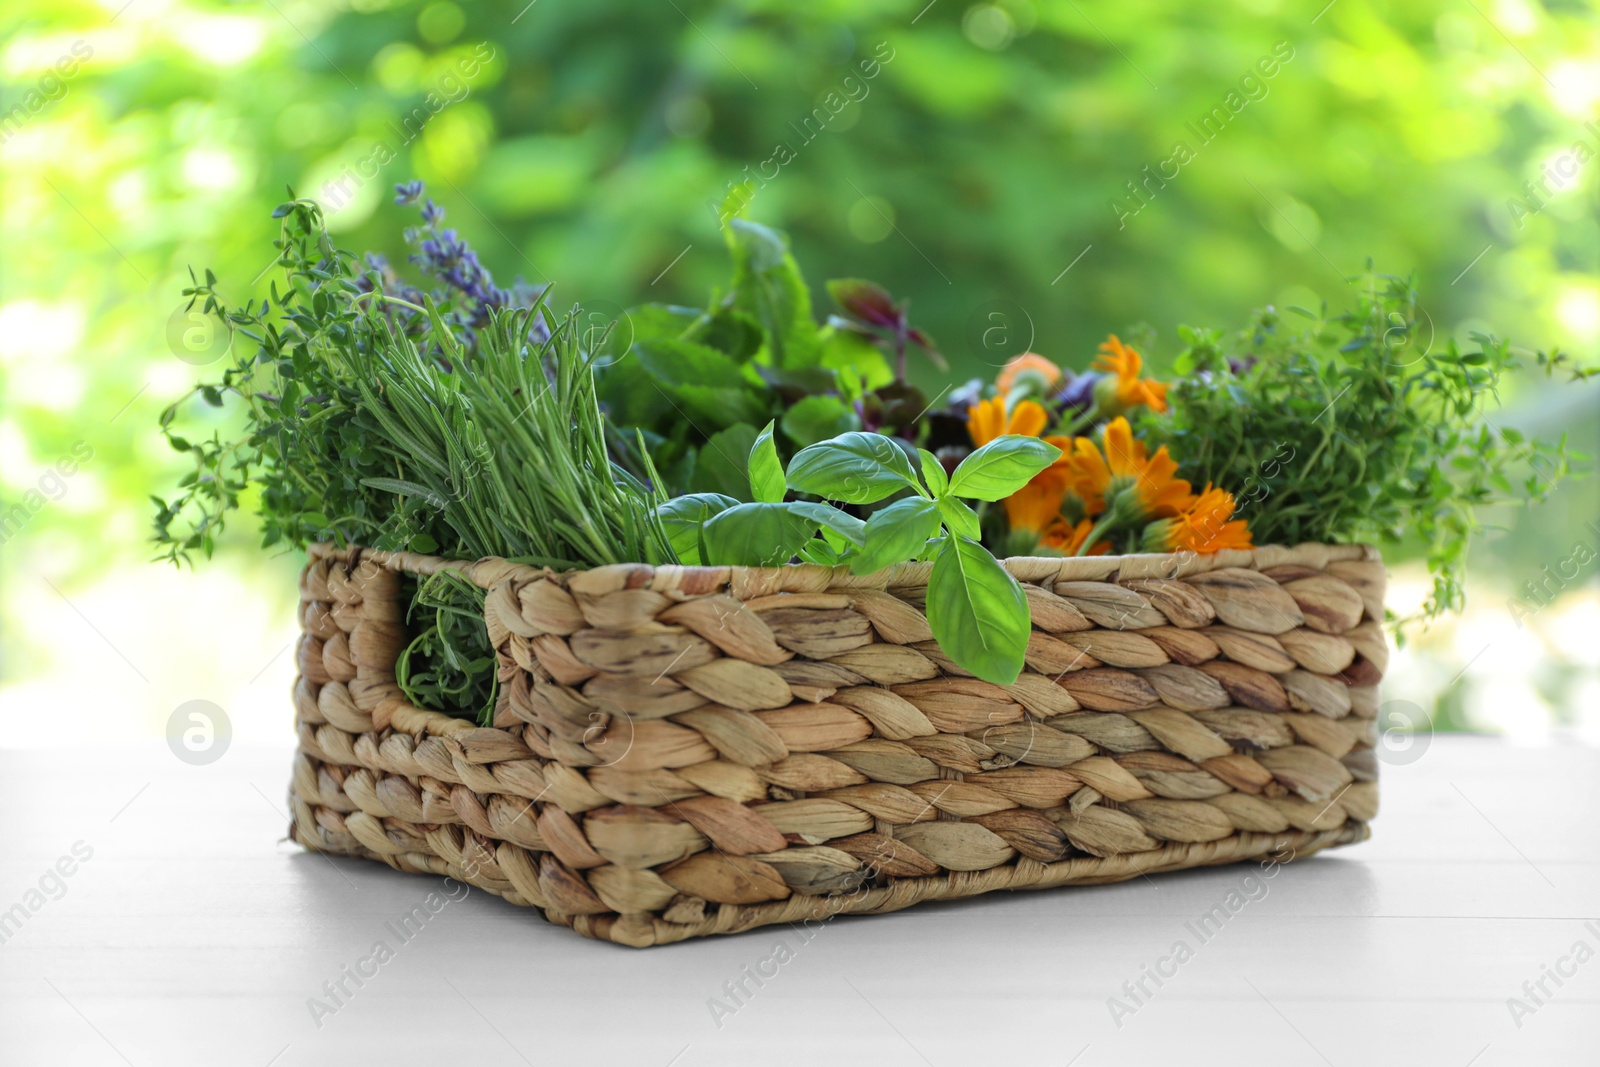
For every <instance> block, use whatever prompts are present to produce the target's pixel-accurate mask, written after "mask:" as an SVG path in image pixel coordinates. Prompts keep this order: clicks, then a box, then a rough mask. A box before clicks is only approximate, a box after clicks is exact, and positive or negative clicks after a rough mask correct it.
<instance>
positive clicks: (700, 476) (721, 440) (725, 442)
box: [689, 422, 757, 500]
mask: <svg viewBox="0 0 1600 1067" xmlns="http://www.w3.org/2000/svg"><path fill="white" fill-rule="evenodd" d="M756 437H757V433H756V428H755V427H754V426H751V425H750V424H749V423H747V422H741V423H736V424H735V425H733V426H729V427H728V428H727V429H726V430H722V431H720V432H718V433H715V434H712V435H711V439H710V440H709V441H707V442H706V443H705V444H704V445H701V446H700V452H699V454H698V455H696V456H695V461H694V474H693V475H692V476H691V477H690V479H689V486H690V488H692V489H694V491H695V492H697V493H722V494H724V495H726V496H731V497H734V498H735V499H737V500H743V499H744V498H745V497H746V496H748V495H749V494H750V474H749V470H750V468H749V456H750V451H751V449H753V448H755V446H756Z"/></svg>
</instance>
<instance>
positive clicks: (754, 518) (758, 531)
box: [705, 504, 817, 567]
mask: <svg viewBox="0 0 1600 1067" xmlns="http://www.w3.org/2000/svg"><path fill="white" fill-rule="evenodd" d="M816 534H817V523H816V521H815V520H813V519H810V518H808V517H806V516H805V515H803V514H797V513H796V512H795V511H794V510H792V508H791V506H790V505H788V504H739V505H737V506H735V507H731V508H729V509H728V510H726V511H723V512H720V513H718V514H717V515H715V516H713V517H712V519H711V521H709V522H707V523H706V525H705V544H706V556H707V562H709V563H712V564H714V565H716V566H735V567H776V566H779V565H781V564H784V563H787V562H789V560H790V558H791V557H793V556H795V555H797V554H798V553H799V551H800V549H801V548H802V547H803V546H804V545H805V544H806V542H808V541H810V540H811V539H812V538H814V537H815V536H816Z"/></svg>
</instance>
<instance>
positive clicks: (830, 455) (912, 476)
mask: <svg viewBox="0 0 1600 1067" xmlns="http://www.w3.org/2000/svg"><path fill="white" fill-rule="evenodd" d="M907 486H910V487H911V488H913V489H918V490H920V489H921V485H920V483H918V481H917V476H916V473H915V472H914V471H912V469H911V461H910V459H908V458H907V457H906V454H905V453H904V452H902V451H901V450H900V448H899V446H897V445H896V444H895V443H894V442H893V441H892V440H890V439H889V438H888V437H885V436H884V435H883V434H878V433H863V432H860V431H857V432H854V433H846V434H840V435H839V436H838V437H835V438H834V439H833V440H831V441H823V442H821V443H819V444H815V445H812V446H811V447H810V448H803V449H801V450H800V452H799V454H797V455H796V456H795V457H794V459H792V460H790V461H789V488H790V489H793V490H795V491H796V492H801V493H813V494H815V495H816V496H820V497H824V498H826V499H828V500H842V501H844V502H845V503H847V504H873V503H876V502H877V501H879V500H882V499H883V498H884V497H886V496H890V495H892V494H894V493H896V492H899V491H900V490H901V489H904V488H906V487H907Z"/></svg>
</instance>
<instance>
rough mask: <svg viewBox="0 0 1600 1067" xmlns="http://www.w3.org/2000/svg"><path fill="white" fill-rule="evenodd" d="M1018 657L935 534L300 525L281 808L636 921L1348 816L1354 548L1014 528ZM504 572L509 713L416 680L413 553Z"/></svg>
mask: <svg viewBox="0 0 1600 1067" xmlns="http://www.w3.org/2000/svg"><path fill="white" fill-rule="evenodd" d="M1006 566H1007V567H1008V568H1009V569H1010V571H1011V572H1012V574H1014V575H1015V576H1016V577H1017V578H1018V579H1019V580H1020V581H1021V582H1023V583H1024V588H1025V590H1026V591H1027V594H1028V599H1029V601H1030V603H1031V605H1032V611H1033V624H1034V633H1033V636H1032V640H1031V641H1030V643H1029V650H1028V657H1027V664H1028V667H1027V670H1026V671H1025V672H1024V673H1023V675H1022V676H1021V677H1020V678H1019V679H1018V680H1017V682H1016V684H1015V685H1012V686H1009V687H1000V686H996V685H991V684H989V683H987V682H982V681H979V680H977V679H974V678H972V677H970V676H966V675H964V673H963V672H962V671H961V670H960V669H959V668H958V667H956V666H955V665H954V664H953V663H951V662H950V661H949V660H948V659H947V658H946V657H945V656H944V655H943V654H942V653H941V652H940V650H939V648H938V646H937V645H936V644H935V643H934V641H933V639H932V634H931V632H930V631H929V628H928V624H927V621H926V619H925V618H924V615H923V607H922V599H923V596H924V593H925V590H926V582H927V576H928V571H929V565H927V564H905V565H902V566H899V567H896V568H892V569H890V570H887V571H883V572H880V573H878V574H874V575H871V576H868V577H865V578H857V577H852V576H851V575H850V574H849V573H848V572H847V571H845V570H844V569H843V568H840V569H837V570H835V569H830V568H826V567H817V566H809V565H807V566H799V565H797V566H789V567H782V568H764V569H756V568H740V567H734V568H728V567H676V566H670V567H654V568H652V567H648V566H643V565H625V566H613V567H602V568H599V569H596V570H591V571H585V572H579V573H571V574H555V573H552V572H549V571H544V570H538V569H534V568H531V567H525V566H520V565H516V564H511V563H507V562H505V561H504V560H494V559H490V560H483V561H480V562H477V563H460V562H451V561H446V560H442V559H437V558H434V557H429V556H421V555H414V554H408V553H383V552H375V551H367V550H361V549H350V550H339V549H333V548H330V547H327V546H317V547H315V548H313V550H312V552H311V560H310V563H309V564H308V566H307V567H306V569H305V572H304V575H303V577H302V581H301V587H300V589H301V620H302V624H303V626H304V629H305V634H304V636H303V638H302V640H301V643H300V646H299V656H298V663H299V669H300V675H301V677H300V679H299V680H298V681H297V683H296V685H295V692H294V696H295V707H296V712H297V718H298V727H299V742H300V751H299V754H298V756H297V758H296V762H295V768H294V783H293V788H292V801H293V810H294V826H293V828H292V833H293V836H294V837H295V839H296V840H298V841H299V842H300V843H301V844H302V845H304V846H305V847H307V848H311V849H319V850H322V851H325V852H333V853H344V854H349V855H357V856H365V857H368V858H370V859H376V860H381V861H383V862H385V863H387V864H389V865H390V866H392V867H395V868H398V869H400V870H404V871H417V872H431V873H434V874H448V875H451V876H453V877H455V878H458V879H461V880H463V881H466V882H470V883H471V884H473V885H475V886H478V887H479V888H482V889H485V890H488V891H489V892H491V893H497V894H499V895H501V896H503V897H505V898H506V899H507V900H509V901H511V902H512V903H514V904H523V905H531V906H533V907H536V908H539V909H540V910H541V911H542V912H543V913H544V915H545V917H546V918H547V919H549V920H550V921H552V922H557V923H561V924H563V925H566V926H570V927H572V928H573V929H574V930H576V931H578V932H579V933H581V934H584V935H586V936H589V937H596V938H605V939H609V940H612V941H616V942H620V943H622V944H626V945H634V946H646V945H656V944H662V943H665V942H670V941H679V940H682V939H684V938H689V937H696V936H699V935H702V934H722V933H734V932H738V931H742V930H748V929H751V928H753V927H757V926H762V925H765V924H768V923H780V922H794V921H796V920H804V919H817V918H823V917H826V916H829V915H833V914H838V913H852V912H882V911H894V910H896V909H899V908H904V907H907V906H909V905H911V904H915V903H917V902H918V901H923V900H949V899H952V898H957V897H967V896H972V895H975V894H978V893H984V892H988V891H989V890H993V889H1035V888H1044V887H1048V886H1060V885H1083V884H1096V883H1102V882H1114V881H1119V880H1122V879H1126V878H1132V877H1135V876H1137V875H1141V874H1145V873H1150V872H1154V871H1169V870H1179V869H1182V868H1186V867H1197V866H1203V865H1209V864H1218V863H1228V862H1233V861H1237V860H1244V859H1250V858H1254V857H1260V856H1265V855H1268V854H1271V855H1272V856H1274V857H1275V858H1276V859H1280V860H1281V859H1283V858H1285V856H1286V855H1292V856H1305V855H1307V854H1309V853H1311V852H1314V851H1316V850H1318V849H1322V848H1326V847H1328V846H1331V845H1341V844H1347V843H1350V842H1353V841H1360V840H1362V839H1364V838H1365V837H1366V836H1367V834H1368V830H1367V820H1369V819H1371V818H1372V817H1373V815H1374V814H1375V813H1376V811H1377V784H1376V781H1375V779H1376V771H1377V764H1376V761H1375V757H1374V747H1373V746H1374V743H1375V740H1376V732H1375V724H1374V716H1375V714H1376V710H1377V708H1376V705H1377V698H1376V693H1377V683H1378V680H1379V677H1380V675H1381V674H1382V671H1383V667H1384V664H1385V662H1386V660H1387V650H1386V647H1385V645H1384V637H1383V633H1382V630H1381V629H1380V626H1379V621H1380V620H1381V618H1382V612H1383V588H1384V571H1383V564H1382V563H1381V561H1380V560H1379V558H1378V555H1377V553H1376V551H1374V550H1373V549H1371V548H1368V547H1365V546H1331V547H1330V546H1324V545H1300V546H1298V547H1295V548H1283V547H1266V548H1259V549H1255V550H1254V551H1226V552H1222V553H1219V554H1217V555H1215V556H1205V557H1195V556H1192V555H1191V556H1121V557H1107V556H1102V557H1090V558H1080V559H1012V560H1008V561H1007V562H1006ZM441 569H454V570H458V571H460V572H461V573H462V574H464V575H465V576H467V577H468V578H470V579H471V580H472V581H473V582H475V583H476V584H478V585H479V586H481V587H482V588H484V589H486V590H488V598H487V608H486V615H487V624H488V630H489V635H490V638H491V641H492V643H493V644H494V646H495V648H496V649H497V651H498V655H499V660H500V678H501V683H502V684H501V693H500V698H499V702H498V707H497V710H496V715H495V725H494V727H493V728H481V727H478V726H476V725H475V724H474V723H472V722H470V721H467V720H464V719H460V718H452V717H449V716H446V715H443V714H438V713H436V712H433V711H424V710H421V709H419V708H416V707H413V706H412V705H411V704H409V703H408V702H407V701H406V699H405V697H404V695H403V694H402V693H401V692H400V690H399V688H398V687H397V686H396V684H395V681H394V674H393V670H394V664H395V662H396V658H397V656H398V654H399V652H400V651H401V649H403V648H404V647H405V644H406V641H407V636H406V633H405V625H404V617H405V615H404V607H405V606H404V605H403V604H402V603H401V602H400V600H399V588H400V582H399V578H400V573H401V572H411V573H414V574H431V573H435V572H437V571H439V570H441Z"/></svg>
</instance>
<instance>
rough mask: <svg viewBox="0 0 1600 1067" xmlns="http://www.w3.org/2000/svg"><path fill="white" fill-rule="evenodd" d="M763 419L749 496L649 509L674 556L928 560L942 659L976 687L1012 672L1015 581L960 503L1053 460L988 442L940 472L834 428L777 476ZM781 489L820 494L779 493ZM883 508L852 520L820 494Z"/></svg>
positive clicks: (747, 560) (1018, 666) (1014, 441)
mask: <svg viewBox="0 0 1600 1067" xmlns="http://www.w3.org/2000/svg"><path fill="white" fill-rule="evenodd" d="M772 432H773V427H772V424H771V423H768V424H767V427H766V429H764V430H762V431H761V433H760V435H759V436H758V437H757V438H756V442H755V446H754V447H753V448H752V449H751V450H750V456H749V460H748V469H749V476H750V490H751V495H752V496H753V497H754V498H755V500H754V502H752V503H741V502H739V501H737V500H735V499H734V498H732V497H730V496H724V495H722V494H720V493H695V494H692V495H689V496H681V497H676V498H674V499H672V500H669V501H667V502H665V503H663V504H661V505H659V506H658V507H657V508H656V509H655V515H656V517H657V518H658V519H659V520H660V522H661V524H662V527H663V528H664V529H665V531H666V534H667V538H668V540H669V541H670V542H671V544H672V547H673V550H674V551H676V552H677V554H678V558H679V560H680V561H681V562H683V563H687V564H708V565H715V566H722V565H733V566H746V567H772V566H780V565H782V564H785V563H788V562H789V561H790V560H792V559H795V558H799V559H800V560H802V561H803V562H806V563H819V564H824V565H829V566H839V565H844V566H848V567H849V568H850V572H851V573H852V574H870V573H872V572H873V571H877V570H881V569H882V568H884V567H889V566H893V565H894V564H897V563H905V562H907V561H912V560H932V561H933V571H932V573H931V574H930V575H929V578H928V601H927V613H928V624H929V625H930V626H931V627H932V629H933V635H934V637H935V638H936V639H937V640H938V642H939V647H940V648H942V649H943V650H944V652H945V654H946V655H947V656H949V657H950V658H951V659H952V660H954V661H955V662H956V663H957V664H959V665H960V666H961V667H962V668H964V669H965V670H968V671H971V672H972V673H973V674H974V675H976V676H977V677H979V678H982V679H983V680H984V681H987V682H994V683H996V684H998V685H1010V684H1011V683H1012V682H1015V681H1016V680H1017V675H1018V674H1020V673H1021V672H1022V663H1023V655H1024V653H1025V652H1026V651H1027V646H1028V633H1029V631H1030V629H1031V627H1032V621H1031V619H1030V617H1029V614H1028V600H1027V597H1026V596H1024V595H1023V592H1022V587H1021V586H1019V585H1018V584H1017V580H1016V579H1015V578H1013V577H1012V576H1011V574H1010V573H1009V572H1008V571H1006V569H1005V568H1004V567H1002V566H1001V565H1000V564H999V562H997V561H996V560H995V558H994V556H992V555H991V554H990V553H989V550H988V549H986V548H984V547H983V545H982V544H980V543H979V538H980V530H979V524H978V514H977V512H975V511H974V510H973V509H972V507H971V506H970V505H969V504H968V503H966V501H968V500H977V501H995V500H1001V499H1003V498H1005V497H1007V496H1010V495H1011V494H1012V493H1014V492H1016V491H1017V490H1018V489H1020V488H1022V486H1024V485H1026V484H1027V483H1028V482H1029V481H1030V480H1031V479H1032V478H1033V477H1034V475H1036V474H1038V473H1039V472H1040V471H1042V470H1044V469H1045V468H1046V467H1048V466H1049V465H1050V464H1051V463H1053V462H1054V461H1055V460H1056V459H1057V458H1058V457H1059V456H1060V455H1061V451H1060V449H1058V448H1056V447H1055V446H1054V445H1050V444H1047V443H1045V442H1044V441H1041V440H1039V439H1038V438H1036V437H1023V436H1018V435H1007V436H1004V437H998V438H996V439H995V440H993V441H991V442H989V443H988V444H986V445H984V446H983V447H982V448H980V449H978V450H977V451H975V452H973V453H972V454H971V455H969V456H968V457H967V458H966V459H964V460H963V461H962V462H961V465H960V466H959V467H957V468H956V469H955V472H954V473H953V474H949V475H946V473H945V470H944V467H943V465H941V464H940V462H939V461H938V459H937V458H935V457H934V455H933V453H931V452H929V451H927V450H926V449H918V450H917V459H918V461H919V466H920V468H921V470H920V477H919V471H918V470H917V469H916V468H914V467H913V465H912V458H911V456H910V455H909V453H908V452H907V451H906V450H903V449H901V448H900V446H899V445H897V444H896V443H895V442H894V441H893V440H892V439H890V438H889V437H886V436H884V435H882V434H875V433H861V432H854V433H845V434H840V435H839V436H838V437H835V438H833V439H831V440H828V441H822V442H819V443H817V444H814V445H811V446H810V447H808V448H804V449H802V450H801V451H800V452H799V453H797V454H796V455H795V457H794V459H792V460H791V461H790V462H789V469H788V471H787V472H785V471H784V469H783V464H782V462H781V461H780V460H779V458H778V450H777V447H776V445H775V444H774V443H773V439H772ZM791 493H799V494H804V495H807V496H811V497H817V498H820V500H817V501H807V500H786V499H785V498H786V497H787V496H788V495H789V494H791ZM891 497H894V498H895V499H894V500H892V501H890V503H888V504H887V505H885V506H883V507H880V508H878V509H877V510H875V511H873V512H871V514H870V516H869V517H868V518H866V519H864V520H863V519H860V518H857V517H856V516H854V515H851V514H849V513H848V512H845V511H843V510H841V509H840V508H839V507H837V506H835V504H833V503H827V501H836V502H838V503H841V504H857V505H865V504H879V503H881V502H882V501H885V500H889V498H891Z"/></svg>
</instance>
